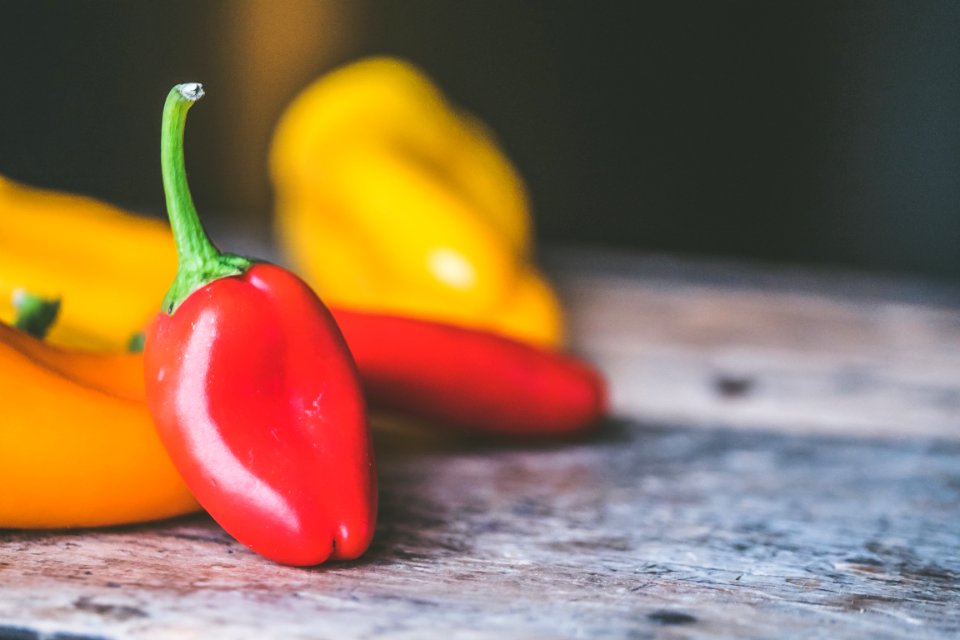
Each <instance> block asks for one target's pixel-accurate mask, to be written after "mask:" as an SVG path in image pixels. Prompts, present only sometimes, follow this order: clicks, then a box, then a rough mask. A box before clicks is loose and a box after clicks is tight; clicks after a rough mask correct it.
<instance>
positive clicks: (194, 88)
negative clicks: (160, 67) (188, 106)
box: [176, 82, 203, 102]
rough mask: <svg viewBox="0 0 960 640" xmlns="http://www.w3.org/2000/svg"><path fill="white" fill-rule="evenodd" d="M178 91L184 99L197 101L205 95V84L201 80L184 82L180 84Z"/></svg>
mask: <svg viewBox="0 0 960 640" xmlns="http://www.w3.org/2000/svg"><path fill="white" fill-rule="evenodd" d="M176 89H177V93H179V94H180V95H181V96H182V97H183V99H184V100H189V101H190V102H196V101H197V100H199V99H200V98H202V97H203V85H202V84H200V83H199V82H184V83H183V84H178V85H177V87H176Z"/></svg>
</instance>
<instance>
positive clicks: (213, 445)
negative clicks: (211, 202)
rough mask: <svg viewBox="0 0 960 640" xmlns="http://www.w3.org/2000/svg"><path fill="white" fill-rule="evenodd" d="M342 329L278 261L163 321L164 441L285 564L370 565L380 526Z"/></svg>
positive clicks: (153, 384) (220, 508)
mask: <svg viewBox="0 0 960 640" xmlns="http://www.w3.org/2000/svg"><path fill="white" fill-rule="evenodd" d="M347 353H348V352H347V347H346V344H345V343H344V342H343V339H342V337H341V336H340V332H339V331H338V329H337V327H336V324H335V323H334V321H333V318H332V317H331V316H330V314H329V313H328V312H327V311H326V309H325V308H324V307H323V305H322V304H321V303H320V301H319V299H318V298H317V297H316V295H315V294H314V293H313V292H312V291H311V290H310V289H309V288H308V287H307V286H306V285H305V284H304V283H303V282H302V281H301V280H299V279H298V278H296V277H295V276H293V275H292V274H291V273H289V272H288V271H285V270H283V269H280V268H279V267H275V266H272V265H267V264H257V265H254V266H252V267H251V268H250V269H249V270H247V271H246V272H245V273H244V274H243V275H240V276H232V277H227V278H222V279H219V280H215V281H214V282H212V283H210V284H208V285H207V286H205V287H203V288H201V289H199V290H197V291H195V292H194V293H192V294H191V295H190V297H188V298H187V299H186V300H185V301H184V302H183V304H181V305H180V307H179V308H178V309H177V310H176V312H175V313H174V314H173V315H172V316H168V315H166V314H162V315H160V316H158V317H157V319H156V320H155V321H154V323H153V324H152V326H151V327H150V331H149V332H148V334H147V341H146V349H145V352H144V370H145V372H146V374H145V375H146V380H147V388H148V395H147V397H148V399H149V403H150V409H151V413H152V415H153V416H154V420H155V421H156V425H157V429H158V430H159V433H160V436H161V439H162V440H163V442H164V444H165V445H166V447H167V451H169V452H170V455H171V457H172V458H173V460H174V462H175V463H176V466H177V468H178V469H180V471H181V473H182V475H183V479H184V480H185V482H186V483H187V485H188V486H189V487H191V489H192V490H193V492H194V495H195V496H196V498H197V500H199V502H200V503H201V504H202V505H203V506H204V507H205V508H206V509H207V510H208V511H209V512H210V514H211V515H212V516H213V517H214V518H215V519H216V520H217V522H219V523H220V525H221V526H223V528H224V529H226V530H227V531H228V532H229V533H231V535H233V536H235V537H236V538H237V539H238V540H239V541H240V542H242V543H243V544H245V545H247V546H248V547H250V548H251V549H253V550H254V551H257V552H258V553H260V554H262V555H264V556H266V557H268V558H270V559H272V560H275V561H277V562H281V563H284V564H291V565H312V564H317V563H320V562H323V561H324V560H326V559H327V558H328V557H329V558H339V559H350V558H356V557H358V556H359V555H360V554H362V553H363V551H364V550H365V549H366V548H367V546H368V545H369V543H370V539H371V536H372V535H373V528H374V523H375V519H376V500H375V497H374V496H375V492H374V487H375V486H376V478H375V475H374V473H375V472H374V468H373V460H372V453H371V446H370V442H369V440H368V438H367V432H366V427H365V414H364V400H363V397H362V395H361V392H360V389H359V387H358V385H357V382H356V371H355V369H354V366H353V362H352V361H351V360H350V358H349V356H348V355H347Z"/></svg>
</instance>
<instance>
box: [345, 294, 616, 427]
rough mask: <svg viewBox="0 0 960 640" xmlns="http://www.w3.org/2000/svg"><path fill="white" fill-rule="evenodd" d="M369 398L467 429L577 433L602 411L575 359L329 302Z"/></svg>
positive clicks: (596, 383) (599, 394) (586, 370)
mask: <svg viewBox="0 0 960 640" xmlns="http://www.w3.org/2000/svg"><path fill="white" fill-rule="evenodd" d="M334 317H336V319H337V322H338V323H339V325H340V327H341V329H342V330H343V334H344V336H345V337H346V338H347V342H348V343H349V344H350V349H351V351H352V353H353V357H354V359H355V360H356V362H357V367H358V368H359V369H360V375H361V378H362V379H363V386H364V391H365V392H366V393H367V397H368V398H369V399H370V403H371V405H372V406H373V407H375V408H378V409H381V410H385V411H388V412H392V413H395V414H397V415H401V416H406V417H412V418H416V419H419V420H426V421H427V422H430V423H433V424H439V425H444V426H446V427H449V428H453V429H457V430H459V431H463V432H466V433H471V434H483V435H493V436H500V437H511V438H516V437H556V436H563V435H571V434H575V433H582V432H585V431H587V430H588V429H590V428H591V427H593V426H595V425H596V423H597V421H598V420H599V419H600V418H601V417H602V416H603V415H604V414H605V413H606V411H607V390H606V383H605V382H604V379H603V377H602V376H601V375H600V374H599V373H598V372H597V371H596V370H595V369H594V368H592V367H591V366H589V365H588V364H587V363H585V362H582V361H580V360H578V359H576V358H573V357H570V356H566V355H562V354H558V353H554V352H551V351H548V350H545V349H540V348H537V347H534V346H531V345H528V344H525V343H522V342H519V341H517V340H513V339H510V338H505V337H503V336H500V335H497V334H493V333H490V332H487V331H477V330H474V329H467V328H464V327H458V326H455V325H446V324H440V323H436V322H428V321H422V320H417V319H414V318H404V317H399V316H385V315H377V314H370V313H358V312H353V311H348V310H342V309H341V310H336V309H335V310H334Z"/></svg>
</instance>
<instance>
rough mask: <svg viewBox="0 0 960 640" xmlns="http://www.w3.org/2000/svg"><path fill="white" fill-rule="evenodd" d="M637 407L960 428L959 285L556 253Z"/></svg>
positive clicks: (730, 419)
mask: <svg viewBox="0 0 960 640" xmlns="http://www.w3.org/2000/svg"><path fill="white" fill-rule="evenodd" d="M549 258H551V259H550V262H549V263H550V265H551V266H552V270H553V272H554V273H555V274H556V275H557V276H558V280H559V282H560V284H561V287H562V290H563V293H564V295H565V297H566V300H567V302H568V305H569V308H570V310H571V316H572V324H573V326H572V329H573V333H574V337H575V342H576V344H577V345H578V347H579V348H580V349H581V350H582V351H583V352H584V353H586V354H588V355H589V356H590V357H591V358H592V359H593V360H595V361H597V362H600V363H602V365H603V367H604V368H605V369H606V371H607V372H608V373H609V377H610V380H611V382H612V387H613V400H614V406H615V407H616V409H617V410H618V412H619V413H621V414H624V415H638V416H643V417H644V418H645V419H648V420H659V421H663V422H677V423H681V424H687V425H703V426H721V425H722V426H728V427H734V428H759V429H777V430H793V431H797V432H802V433H811V432H822V433H860V434H863V435H898V434H915V435H928V436H937V437H945V438H960V286H956V285H947V284H943V283H940V284H933V283H929V282H922V281H911V280H909V279H893V278H880V277H876V276H874V277H866V276H862V275H861V276H854V275H845V274H840V273H834V272H829V271H826V272H812V271H797V270H787V269H784V268H779V269H776V268H770V267H767V268H764V269H761V268H759V267H756V266H754V267H745V266H738V265H730V264H724V263H709V262H690V261H678V260H675V259H671V258H667V257H656V256H654V257H637V256H632V255H628V254H623V255H619V256H618V255H616V254H612V253H610V252H587V251H577V252H571V251H566V252H561V253H559V254H550V256H549Z"/></svg>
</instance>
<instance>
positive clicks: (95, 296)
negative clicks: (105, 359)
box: [0, 177, 177, 351]
mask: <svg viewBox="0 0 960 640" xmlns="http://www.w3.org/2000/svg"><path fill="white" fill-rule="evenodd" d="M176 271H177V254H176V250H175V248H174V245H173V238H172V236H171V234H170V230H169V228H168V227H167V225H166V224H164V223H162V222H160V221H156V220H150V219H146V218H140V217H136V216H132V215H129V214H127V213H124V212H123V211H121V210H119V209H116V208H114V207H111V206H109V205H107V204H104V203H102V202H98V201H96V200H93V199H90V198H84V197H80V196H74V195H67V194H61V193H55V192H51V191H44V190H40V189H34V188H30V187H26V186H23V185H19V184H17V183H15V182H13V181H11V180H8V179H6V178H3V177H0V320H3V321H6V322H8V323H9V322H11V321H12V319H13V317H14V313H15V312H14V308H13V294H14V291H16V290H17V289H21V288H22V289H27V290H29V291H30V292H31V293H34V294H37V295H40V296H43V297H46V298H61V299H62V305H61V307H60V314H59V321H58V322H57V323H56V325H55V326H54V328H53V330H52V331H51V332H50V335H49V336H48V340H49V341H50V342H51V343H53V344H59V345H70V346H77V347H85V348H89V349H97V350H113V351H122V350H124V349H125V348H126V346H127V342H128V340H129V339H130V337H131V336H132V335H134V334H135V333H137V332H139V331H142V330H143V327H144V326H145V325H146V323H147V322H148V321H149V320H150V319H151V318H152V317H153V316H154V315H155V314H156V312H157V309H159V308H160V301H161V300H162V299H163V295H164V292H165V291H166V289H167V286H168V284H169V282H170V280H171V279H172V278H173V276H174V274H175V273H176Z"/></svg>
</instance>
